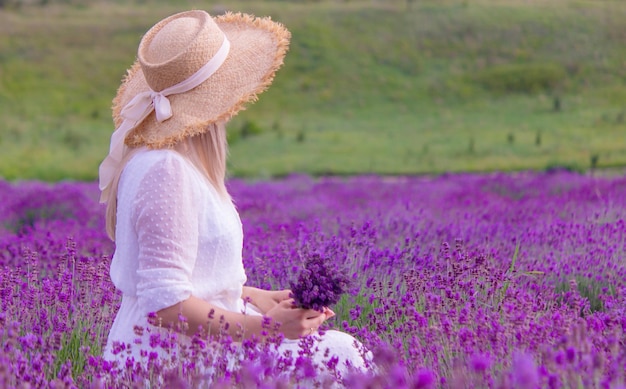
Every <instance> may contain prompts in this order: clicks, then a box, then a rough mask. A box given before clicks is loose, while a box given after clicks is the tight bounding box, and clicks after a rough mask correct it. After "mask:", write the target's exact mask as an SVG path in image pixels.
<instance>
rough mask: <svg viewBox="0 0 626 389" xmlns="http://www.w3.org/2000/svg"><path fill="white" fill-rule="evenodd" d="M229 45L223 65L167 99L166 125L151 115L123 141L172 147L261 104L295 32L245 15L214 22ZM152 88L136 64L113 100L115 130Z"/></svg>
mask: <svg viewBox="0 0 626 389" xmlns="http://www.w3.org/2000/svg"><path fill="white" fill-rule="evenodd" d="M214 21H215V22H216V23H217V25H218V26H219V27H220V29H221V30H222V31H223V32H224V34H226V37H227V38H228V40H229V41H230V44H231V46H230V52H229V54H228V57H227V58H226V60H225V61H224V63H223V64H222V66H221V67H220V68H219V69H218V70H217V71H216V72H215V73H214V74H213V75H212V76H211V77H210V78H209V79H208V80H206V81H205V82H203V83H202V84H201V85H199V86H197V87H196V88H194V89H192V90H190V91H188V92H185V93H181V94H174V95H170V96H168V99H169V100H170V104H171V107H172V112H173V116H172V117H171V118H169V119H167V120H165V121H164V122H162V123H159V122H158V121H157V120H156V115H155V113H154V112H152V113H151V114H150V115H148V116H147V117H146V118H145V119H144V120H143V121H142V122H141V123H139V124H138V125H137V126H136V127H135V128H134V129H133V130H132V131H130V132H129V134H128V136H127V137H126V139H125V144H126V145H128V146H130V147H140V146H148V147H150V148H164V147H170V146H173V145H174V144H176V143H178V142H179V141H180V140H182V139H184V138H186V137H189V136H194V135H198V134H201V133H203V132H205V131H207V129H208V127H209V125H210V124H212V123H217V122H224V121H227V120H229V119H230V118H232V117H233V116H234V115H236V114H237V113H238V112H239V111H241V110H243V109H245V108H246V104H247V103H251V102H253V101H256V100H257V96H258V95H259V94H260V93H262V92H263V91H265V90H266V89H267V88H268V87H269V86H270V84H271V83H272V80H273V79H274V75H275V73H276V71H277V70H278V69H279V68H280V67H281V66H282V64H283V60H284V57H285V55H286V53H287V50H288V49H289V40H290V38H291V34H290V33H289V31H288V30H287V29H286V28H285V27H284V26H283V25H282V24H280V23H277V22H274V21H272V20H271V19H270V18H269V17H268V18H255V17H254V16H252V15H248V14H242V13H226V14H224V15H221V16H218V17H215V18H214ZM148 90H150V87H149V86H148V83H147V82H146V79H145V77H144V75H143V72H142V70H141V65H140V63H139V61H136V62H135V63H134V64H133V66H132V67H131V68H130V69H129V70H128V73H127V75H126V77H125V78H124V80H123V81H122V84H121V86H120V87H119V89H118V92H117V95H116V96H115V98H114V99H113V107H112V110H113V120H114V123H115V126H116V127H119V126H120V125H121V123H122V121H123V118H122V117H121V116H120V112H121V110H122V108H123V107H124V106H125V105H126V104H127V103H128V102H129V101H130V100H131V99H132V98H133V97H134V96H136V95H137V94H139V93H141V92H145V91H148Z"/></svg>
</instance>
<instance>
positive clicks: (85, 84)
mask: <svg viewBox="0 0 626 389" xmlns="http://www.w3.org/2000/svg"><path fill="white" fill-rule="evenodd" d="M80 4H81V5H80V6H78V3H77V2H71V1H70V2H66V1H64V0H63V1H61V0H59V1H55V0H50V4H48V5H47V6H45V7H40V6H27V5H24V6H22V7H21V9H20V10H19V11H18V10H5V11H2V12H0V116H2V118H3V131H2V135H1V136H2V138H1V140H0V142H1V143H0V144H1V145H2V148H3V152H2V153H0V176H2V177H4V178H7V179H18V178H37V179H45V180H58V179H62V178H74V179H95V178H96V175H97V170H98V165H99V163H100V162H101V161H102V159H103V158H104V156H105V154H106V152H107V149H108V142H109V137H110V134H111V132H112V131H113V125H112V123H111V119H110V104H111V99H112V98H113V96H114V95H115V91H116V89H117V87H118V85H119V81H120V79H121V78H122V76H123V74H124V71H125V69H127V68H128V67H130V65H131V64H132V62H133V61H134V60H135V56H136V50H137V44H138V42H139V39H140V37H141V34H142V33H143V32H145V31H146V30H147V29H148V28H149V27H150V26H151V25H152V24H154V23H155V21H157V20H159V19H160V18H162V17H164V16H167V15H169V14H171V13H173V12H177V11H180V9H181V8H189V7H193V8H204V9H207V10H209V12H212V10H213V9H215V10H216V11H215V12H217V13H220V12H222V11H223V9H222V8H228V9H230V10H233V11H242V12H249V13H253V14H256V15H271V16H272V18H273V19H274V20H278V21H280V22H282V23H284V24H285V25H286V26H287V27H288V28H289V29H290V31H291V32H292V41H291V46H290V51H289V53H288V55H287V57H286V59H285V65H284V67H283V68H282V69H281V70H280V71H279V72H278V73H277V75H276V79H275V81H274V84H273V85H272V87H271V88H270V89H269V90H268V91H267V92H265V93H264V94H263V95H262V96H261V98H260V100H259V101H258V102H257V103H255V104H254V105H252V106H251V107H250V108H249V109H248V110H246V111H244V112H242V113H241V114H240V115H238V116H237V117H236V118H235V119H234V120H233V122H231V123H230V125H229V131H228V139H229V142H231V159H232V164H231V165H230V166H231V167H232V169H231V172H230V173H231V175H235V176H252V177H258V176H259V175H263V176H280V175H284V174H288V173H289V172H292V171H300V172H305V173H311V174H316V173H331V174H354V173H364V172H372V173H380V174H416V173H440V172H446V171H489V170H517V169H546V168H549V167H550V166H551V165H554V166H561V165H568V164H572V165H577V166H585V167H587V166H589V161H590V154H591V150H593V152H594V153H598V154H601V155H602V158H601V159H600V160H598V168H602V167H604V166H620V165H624V164H626V153H624V152H623V150H625V149H626V138H624V137H623V136H622V134H623V132H624V130H625V129H626V123H625V119H624V112H625V108H624V101H626V100H625V99H626V89H625V88H623V87H622V84H623V80H624V79H625V78H626V69H625V68H624V67H623V66H622V65H623V58H624V57H626V46H624V45H623V37H624V36H626V25H625V24H624V23H620V21H621V20H623V19H624V17H626V3H621V2H594V3H588V4H586V5H585V6H584V7H582V6H578V5H577V6H572V5H573V4H574V3H573V0H572V1H569V0H555V1H554V2H550V4H547V3H545V4H544V3H541V4H535V3H533V4H532V5H531V4H526V3H523V2H515V3H511V4H508V3H507V4H506V5H503V4H502V3H501V2H498V1H492V0H489V1H486V2H477V3H476V2H471V4H470V5H471V6H470V5H467V3H466V4H465V5H464V3H463V2H461V1H456V0H451V1H445V2H439V1H430V0H428V1H416V2H413V4H412V6H411V7H409V8H407V2H406V0H390V1H385V2H382V1H380V2H378V1H377V2H372V1H369V0H351V1H348V2H335V1H264V2H250V1H233V2H229V3H228V6H220V7H218V6H215V5H213V4H212V3H211V2H209V1H205V0H200V2H197V1H194V2H193V4H192V3H191V2H188V1H187V2H183V3H180V2H176V3H175V2H172V1H171V0H141V1H134V2H121V1H113V2H106V3H105V2H81V3H80ZM574 5H575V4H574ZM218 8H219V9H220V10H218ZM557 99H558V110H557V109H556V105H555V104H556V103H555V101H556V100H557ZM555 111H558V112H559V114H558V115H555V114H554V112H555ZM246 123H248V124H246ZM276 123H279V126H276V127H275V124H276ZM265 129H272V130H271V131H266V130H265ZM305 130H306V131H305ZM303 131H305V132H306V136H304V135H303V134H304V132H303ZM538 131H541V134H540V135H537V134H538ZM507 134H515V141H514V142H513V143H512V144H510V145H506V143H504V144H503V139H506V136H507ZM249 135H254V136H249ZM470 135H471V139H473V141H472V142H470V143H471V144H470V145H468V138H469V137H470ZM294 139H295V140H296V141H295V142H294ZM299 139H300V141H298V140H299ZM538 139H539V140H538ZM539 145H540V146H541V147H537V146H539ZM503 146H506V147H503ZM425 149H427V150H428V152H424V150H425ZM472 150H473V151H472Z"/></svg>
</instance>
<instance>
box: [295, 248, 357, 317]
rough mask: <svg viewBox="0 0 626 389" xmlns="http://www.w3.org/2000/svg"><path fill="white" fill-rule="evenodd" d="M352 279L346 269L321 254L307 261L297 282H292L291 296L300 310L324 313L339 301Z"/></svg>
mask: <svg viewBox="0 0 626 389" xmlns="http://www.w3.org/2000/svg"><path fill="white" fill-rule="evenodd" d="M349 281H350V279H349V278H348V275H347V274H346V272H345V270H344V269H341V268H340V267H339V266H338V265H337V264H336V263H335V262H333V261H331V260H329V259H327V258H323V257H322V256H320V255H319V254H315V255H313V256H312V257H311V258H309V259H307V260H306V262H305V264H304V268H303V269H302V270H301V271H300V274H299V276H298V279H297V281H296V282H293V281H292V282H291V283H290V286H291V292H292V294H291V296H292V297H293V299H294V300H295V304H296V305H297V306H298V307H300V308H305V309H315V310H316V311H320V312H322V311H323V310H324V307H329V306H331V305H333V304H335V303H337V302H338V301H339V299H340V298H341V295H342V294H343V293H344V292H345V291H346V289H347V287H348V284H349Z"/></svg>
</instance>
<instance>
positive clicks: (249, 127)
mask: <svg viewBox="0 0 626 389" xmlns="http://www.w3.org/2000/svg"><path fill="white" fill-rule="evenodd" d="M239 132H240V134H241V137H242V138H247V137H249V136H254V135H259V134H261V133H263V129H262V128H261V126H259V125H258V124H257V123H256V122H254V121H252V120H246V121H245V122H243V124H242V125H241V128H240V129H239Z"/></svg>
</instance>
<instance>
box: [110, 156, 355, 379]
mask: <svg viewBox="0 0 626 389" xmlns="http://www.w3.org/2000/svg"><path fill="white" fill-rule="evenodd" d="M115 238H116V239H115V240H116V249H115V254H114V256H113V259H112V262H111V269H110V274H111V280H112V281H113V283H114V284H115V286H116V287H117V289H119V290H120V291H121V292H122V303H121V306H120V309H119V311H118V313H117V316H116V318H115V321H114V323H113V326H112V327H111V330H110V332H109V336H108V341H107V345H106V347H105V350H104V355H103V356H104V359H106V360H109V361H116V360H117V361H119V362H120V363H121V364H122V366H123V365H124V364H125V363H126V361H127V359H128V358H129V357H132V358H134V360H135V361H139V362H141V361H145V360H146V358H147V356H146V355H147V353H148V352H155V351H156V352H158V353H159V356H160V357H162V358H170V356H171V355H168V352H165V351H164V350H162V349H161V348H158V347H157V348H153V347H151V346H150V342H151V340H150V336H151V335H152V336H153V337H154V335H153V334H155V333H160V334H161V335H163V336H165V332H164V330H163V329H160V328H158V327H155V326H152V325H150V324H149V323H148V314H149V313H151V312H157V311H159V310H161V309H163V308H167V307H169V306H172V305H174V304H176V303H178V302H180V301H183V300H185V299H187V298H189V297H190V296H191V295H193V296H195V297H198V298H201V299H204V300H206V301H208V302H210V303H212V304H214V305H216V306H218V307H221V308H223V309H226V310H229V311H233V312H243V311H244V303H243V300H242V299H241V295H242V288H243V285H244V283H245V282H246V273H245V270H244V267H243V262H242V240H243V231H242V225H241V221H240V219H239V215H238V213H237V210H236V209H235V207H234V205H233V204H232V202H231V201H230V200H225V199H223V198H222V197H221V196H219V195H218V193H217V191H216V190H215V188H214V187H213V186H212V185H211V184H210V183H209V181H208V180H207V179H206V178H205V177H204V176H203V175H201V174H200V172H199V171H198V170H197V169H196V168H195V167H194V166H193V165H192V164H191V163H190V162H189V161H188V160H187V159H185V158H184V157H183V156H181V155H180V154H179V153H177V152H176V151H173V150H142V151H140V152H139V153H137V154H136V155H135V156H134V157H133V158H132V159H131V160H130V161H129V162H128V164H127V165H126V167H125V169H124V171H123V173H122V176H121V177H120V182H119V187H118V204H117V227H116V234H115ZM245 313H246V314H255V315H258V314H259V313H258V312H256V311H254V310H251V309H250V307H248V309H246V310H245ZM137 327H140V328H143V329H144V331H137ZM180 338H181V340H182V341H188V340H189V338H188V337H186V336H184V335H180ZM153 339H154V338H153ZM355 342H356V340H355V339H354V338H353V337H352V336H350V335H348V334H346V333H343V332H339V331H327V332H326V333H325V334H324V335H323V336H322V337H321V339H318V340H317V346H318V347H317V348H318V349H319V350H320V351H319V352H318V353H317V354H316V355H315V356H314V358H313V359H314V362H316V363H318V364H322V362H323V361H326V360H328V358H329V356H333V355H334V356H337V357H338V358H339V364H338V365H337V367H338V370H340V371H341V370H342V369H343V366H344V365H345V361H349V363H350V364H351V365H352V366H354V367H356V368H363V367H364V362H363V358H362V357H361V352H360V351H359V350H358V349H357V347H355V344H358V342H357V343H355ZM120 344H124V345H125V350H124V351H123V352H118V351H119V350H118V351H115V352H114V349H119V345H120ZM114 345H115V347H114ZM298 347H299V346H298V343H297V341H290V340H285V341H283V343H281V345H280V346H279V347H278V351H279V352H284V351H287V350H290V351H291V352H292V355H296V356H297V355H298V353H297V351H298ZM327 349H329V350H328V351H329V353H328V355H324V354H325V351H326V350H327ZM142 350H144V352H142ZM170 353H171V351H170Z"/></svg>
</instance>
